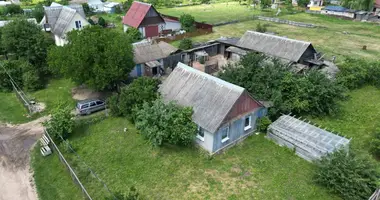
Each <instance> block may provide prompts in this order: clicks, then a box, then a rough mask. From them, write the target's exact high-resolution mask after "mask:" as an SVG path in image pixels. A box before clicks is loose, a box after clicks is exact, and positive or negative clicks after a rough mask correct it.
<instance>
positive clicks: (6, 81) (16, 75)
mask: <svg viewBox="0 0 380 200" xmlns="http://www.w3.org/2000/svg"><path fill="white" fill-rule="evenodd" d="M27 64H28V63H27V62H25V61H19V60H12V61H6V62H4V64H3V67H4V68H5V69H4V68H3V67H1V65H0V91H3V92H10V91H12V90H13V87H12V84H11V79H10V78H9V76H8V74H9V75H10V76H11V77H12V78H13V80H14V81H15V82H16V84H17V85H18V86H19V87H21V88H22V87H23V80H22V74H23V68H24V65H27Z"/></svg>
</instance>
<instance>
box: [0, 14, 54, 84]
mask: <svg viewBox="0 0 380 200" xmlns="http://www.w3.org/2000/svg"><path fill="white" fill-rule="evenodd" d="M1 44H2V46H3V48H4V51H5V52H6V53H8V54H13V55H14V56H15V57H16V59H26V60H27V61H28V62H29V63H30V64H32V65H33V66H34V67H35V68H36V69H38V73H39V75H40V78H42V77H44V76H46V75H47V74H48V71H47V68H46V57H47V50H48V48H49V46H51V45H53V44H54V42H53V40H52V39H51V38H50V36H48V35H45V34H44V33H43V32H42V31H41V28H40V27H39V26H38V25H36V24H33V23H30V22H28V21H26V20H15V21H13V22H11V23H9V24H7V25H5V26H4V27H3V28H2V35H1Z"/></svg>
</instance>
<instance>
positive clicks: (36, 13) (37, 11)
mask: <svg viewBox="0 0 380 200" xmlns="http://www.w3.org/2000/svg"><path fill="white" fill-rule="evenodd" d="M44 15H45V13H44V6H43V5H42V4H41V3H39V4H37V5H36V7H34V9H33V11H32V16H33V17H34V18H36V20H37V22H40V21H41V20H42V18H43V17H44Z"/></svg>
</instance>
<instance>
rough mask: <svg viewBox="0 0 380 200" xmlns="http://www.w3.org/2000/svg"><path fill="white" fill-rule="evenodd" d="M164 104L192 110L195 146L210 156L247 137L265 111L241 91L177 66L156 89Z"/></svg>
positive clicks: (202, 73)
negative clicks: (169, 103)
mask: <svg viewBox="0 0 380 200" xmlns="http://www.w3.org/2000/svg"><path fill="white" fill-rule="evenodd" d="M159 92H160V93H161V95H162V98H163V99H164V101H165V102H170V101H173V102H175V103H177V104H178V105H181V106H187V107H192V109H193V116H192V119H193V121H194V122H195V123H196V124H197V125H198V134H197V136H196V138H195V140H196V142H197V144H199V146H201V147H202V148H204V149H205V150H206V151H208V152H209V153H211V154H214V153H217V152H219V151H221V150H223V149H225V148H228V147H230V146H232V145H234V144H236V143H237V142H238V141H241V140H243V139H245V138H246V137H247V136H249V135H251V134H252V133H253V132H254V131H255V130H256V126H257V120H258V119H259V118H261V117H263V116H265V115H266V114H267V108H266V107H265V106H264V105H263V104H262V103H261V102H260V101H258V100H256V99H255V98H253V97H252V96H251V95H250V94H249V93H248V92H247V91H246V90H245V89H244V88H242V87H240V86H237V85H234V84H232V83H229V82H226V81H224V80H221V79H219V78H217V77H214V76H212V75H209V74H207V73H204V72H201V71H199V70H197V69H194V68H192V67H190V66H187V65H185V64H183V63H178V65H177V67H176V68H175V69H174V70H173V72H172V73H171V74H170V75H169V76H168V78H166V79H165V81H164V82H163V83H162V85H161V86H160V88H159Z"/></svg>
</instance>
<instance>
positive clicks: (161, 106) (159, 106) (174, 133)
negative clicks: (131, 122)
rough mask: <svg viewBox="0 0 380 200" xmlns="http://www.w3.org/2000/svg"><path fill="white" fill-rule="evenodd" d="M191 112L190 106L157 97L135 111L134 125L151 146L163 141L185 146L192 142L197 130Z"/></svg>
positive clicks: (158, 144)
mask: <svg viewBox="0 0 380 200" xmlns="http://www.w3.org/2000/svg"><path fill="white" fill-rule="evenodd" d="M192 114H193V110H192V108H189V107H184V108H183V107H180V106H178V105H175V104H174V103H172V102H171V103H168V104H165V103H164V102H163V101H162V100H161V99H157V100H155V101H154V102H153V103H152V104H149V103H144V104H143V106H142V108H141V109H140V110H139V111H138V112H137V118H136V127H137V129H139V130H140V132H141V134H142V135H143V136H144V137H145V138H146V139H148V140H149V141H150V142H151V143H152V145H153V146H162V145H164V144H165V143H169V144H174V145H183V146H187V145H190V144H192V143H193V140H194V138H195V134H196V132H197V126H196V124H194V123H193V121H192Z"/></svg>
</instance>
